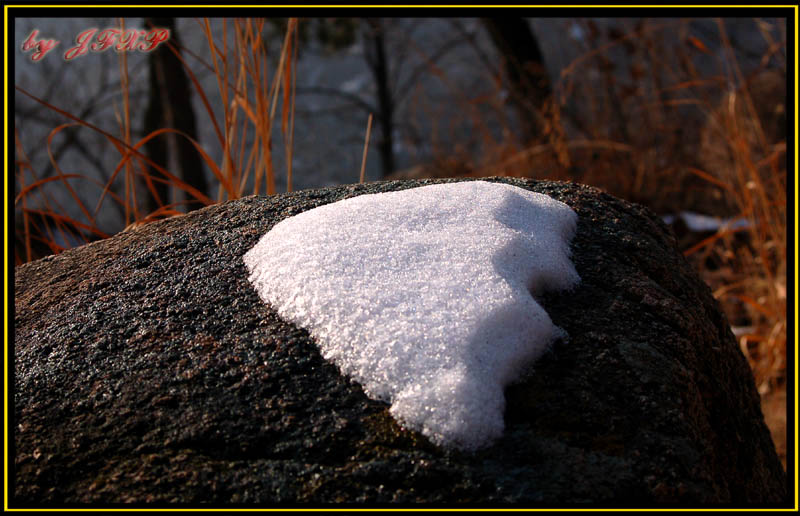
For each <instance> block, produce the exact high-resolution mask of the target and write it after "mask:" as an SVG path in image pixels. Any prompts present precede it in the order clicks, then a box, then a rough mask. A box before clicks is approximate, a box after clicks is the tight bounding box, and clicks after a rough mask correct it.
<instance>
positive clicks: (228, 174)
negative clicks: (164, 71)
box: [15, 18, 297, 264]
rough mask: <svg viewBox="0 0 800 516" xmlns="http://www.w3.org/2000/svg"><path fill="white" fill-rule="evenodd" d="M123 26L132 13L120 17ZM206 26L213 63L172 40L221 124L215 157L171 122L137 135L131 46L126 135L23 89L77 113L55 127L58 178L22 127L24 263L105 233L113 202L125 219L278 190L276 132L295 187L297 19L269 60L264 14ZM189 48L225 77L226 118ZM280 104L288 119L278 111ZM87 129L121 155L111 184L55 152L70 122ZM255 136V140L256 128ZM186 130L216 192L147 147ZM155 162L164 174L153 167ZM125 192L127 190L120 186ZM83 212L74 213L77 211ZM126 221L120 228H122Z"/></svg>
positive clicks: (18, 231)
mask: <svg viewBox="0 0 800 516" xmlns="http://www.w3.org/2000/svg"><path fill="white" fill-rule="evenodd" d="M119 24H120V28H121V29H123V30H124V28H125V25H124V24H125V21H124V19H120V20H119ZM198 24H199V26H200V30H201V31H203V33H204V34H205V36H206V39H207V42H208V49H209V54H210V56H211V57H210V60H211V62H210V63H209V62H207V61H205V60H203V59H201V58H199V57H198V56H197V55H195V54H192V53H191V52H189V51H188V50H187V49H178V48H177V47H175V45H174V44H173V43H171V42H169V41H168V42H167V43H166V44H167V45H168V46H169V50H170V51H171V52H173V53H174V54H175V55H176V56H177V57H178V58H179V59H180V60H181V62H182V63H183V64H184V67H185V70H186V72H187V74H188V75H189V78H190V80H191V82H192V84H193V86H194V91H195V93H196V94H197V95H198V96H199V98H200V99H201V101H202V104H203V106H204V107H205V111H206V115H207V117H208V120H209V123H210V124H211V125H212V126H213V127H214V130H215V134H216V136H217V143H218V145H219V146H220V148H221V156H222V159H221V161H220V162H219V163H217V162H215V161H214V160H213V159H212V158H211V157H210V154H209V153H208V152H206V150H205V149H204V148H203V146H202V145H201V144H200V143H199V142H197V141H195V140H194V139H193V138H192V137H190V136H189V135H187V134H185V133H182V132H180V131H178V130H175V129H172V128H169V127H164V128H161V129H158V130H156V131H153V132H152V133H150V134H148V135H145V136H144V137H143V138H141V139H139V140H138V141H135V142H134V141H133V140H132V136H131V135H132V130H131V124H132V122H131V111H132V106H131V100H130V95H129V89H130V84H129V79H128V65H127V54H126V53H125V52H119V57H120V61H119V65H120V78H121V81H120V84H121V88H120V98H121V101H122V110H121V112H120V111H118V112H117V113H116V115H117V124H118V127H119V134H118V135H114V134H111V133H109V132H107V131H104V130H102V129H101V128H100V127H98V126H97V125H95V124H93V123H91V122H89V121H87V120H83V119H81V118H79V117H78V116H76V115H74V114H72V113H70V112H69V111H68V110H67V109H64V108H62V107H58V106H54V105H52V104H50V103H48V102H47V101H45V100H43V99H40V98H38V97H37V96H36V95H35V94H33V93H30V92H28V91H25V90H24V89H22V88H20V87H17V88H16V89H17V91H18V92H19V93H21V94H23V95H25V96H27V97H29V98H31V99H33V100H34V101H36V102H38V103H40V104H42V105H43V106H45V107H47V108H49V109H50V110H52V111H54V112H56V113H58V114H60V115H62V116H63V117H64V118H66V119H68V120H70V122H69V123H66V124H62V125H59V126H58V127H56V128H54V129H53V130H52V131H51V132H50V134H49V136H48V141H47V147H48V153H49V155H50V158H51V164H52V166H53V168H54V170H55V172H56V174H55V175H54V176H51V177H39V176H38V174H37V172H36V171H35V170H34V169H33V167H32V165H31V163H30V160H28V159H27V157H26V154H25V149H24V147H23V144H22V142H21V141H20V139H19V137H18V135H17V138H16V140H15V143H16V170H15V179H16V183H17V185H18V187H19V191H18V193H17V194H16V197H15V211H16V214H17V220H18V221H19V222H18V224H17V227H16V228H15V243H16V245H15V262H16V263H17V264H20V263H23V262H26V261H30V260H31V259H33V258H35V257H38V256H42V255H45V254H50V253H58V252H60V251H63V250H64V248H65V247H69V246H71V245H78V244H80V243H86V242H89V241H91V240H95V239H98V238H106V237H108V236H109V235H110V234H112V233H113V232H115V230H114V228H102V227H100V226H101V225H100V224H99V223H98V215H99V214H100V212H101V210H104V209H108V207H107V202H111V203H115V204H117V207H119V208H121V210H122V211H123V213H124V223H125V227H126V228H127V227H131V226H136V225H139V224H142V223H146V222H150V221H153V220H157V219H159V218H163V217H169V216H174V215H179V214H181V213H182V212H181V211H180V206H181V205H182V204H187V203H189V202H190V201H196V202H199V203H201V204H204V205H209V204H213V203H215V202H219V201H223V200H228V199H235V198H238V197H241V196H242V195H247V194H249V193H267V194H273V193H275V177H276V174H277V171H276V170H275V167H274V156H273V149H272V145H273V140H274V138H273V137H274V136H275V134H280V135H281V136H282V139H283V142H284V145H285V149H284V151H285V155H286V156H287V159H286V177H287V184H288V188H289V189H290V190H291V185H292V140H293V134H294V107H295V79H296V74H295V73H294V70H295V64H296V60H297V19H295V18H293V19H290V20H289V23H288V25H287V29H286V33H285V37H284V40H283V44H282V46H281V48H280V52H279V54H278V56H279V57H278V58H277V62H274V63H273V62H270V57H269V53H268V48H267V43H266V41H265V40H263V37H262V34H263V33H264V31H263V29H264V25H265V20H264V19H237V20H232V21H229V20H222V21H221V31H220V33H219V34H214V32H213V31H212V29H211V24H210V21H209V20H208V19H204V20H199V21H198ZM187 56H191V58H193V59H195V60H197V62H198V63H199V64H200V66H201V67H205V68H206V69H208V70H211V71H212V72H213V74H214V75H215V76H216V79H217V86H218V89H219V92H218V93H219V98H220V99H221V103H222V106H223V110H222V120H221V121H220V120H218V119H217V116H216V115H215V111H214V108H213V106H212V103H211V102H210V101H209V96H208V95H207V94H206V92H205V91H204V89H203V87H202V86H201V84H200V81H199V80H198V79H197V77H196V75H195V73H194V72H193V71H192V67H191V66H190V65H189V63H188V62H187ZM278 106H280V116H281V118H280V121H279V124H278V125H277V126H276V123H277V121H276V116H277V114H278ZM75 127H79V128H84V129H85V130H90V131H94V132H96V133H98V134H100V135H102V136H103V137H105V139H106V140H107V141H108V142H109V143H110V144H111V145H112V146H113V147H114V148H115V149H116V151H117V152H118V154H119V156H120V159H119V162H118V163H117V165H116V167H115V168H114V170H113V172H112V173H111V175H110V176H109V179H108V180H107V181H106V182H105V183H100V182H98V181H97V180H95V179H93V178H91V177H88V176H86V175H84V174H79V173H69V174H65V173H64V172H62V170H61V168H60V167H59V164H58V163H57V162H56V160H55V159H54V158H53V154H52V151H51V144H52V142H53V140H54V139H55V138H56V136H57V135H58V134H59V133H60V132H61V131H64V130H65V129H68V128H70V129H71V128H75ZM250 132H252V134H254V135H255V137H254V138H251V140H252V143H251V144H249V146H247V145H246V142H247V141H248V138H249V135H248V133H250ZM170 134H177V135H178V136H179V137H181V138H186V139H188V140H189V141H191V143H192V144H193V145H194V147H195V148H196V149H197V152H198V153H199V154H200V155H201V157H202V158H203V160H204V162H205V163H206V164H207V165H208V168H209V169H210V170H211V173H212V174H213V176H214V179H215V183H216V184H217V191H216V193H215V195H214V196H213V197H211V196H210V195H208V194H206V193H205V192H201V191H199V190H198V189H197V188H195V187H194V186H192V185H191V184H188V183H186V182H185V181H183V180H182V179H181V178H180V177H177V176H176V175H174V174H172V173H171V172H170V171H169V170H167V169H166V168H165V164H162V163H154V162H153V161H152V160H150V158H148V156H147V155H146V154H144V153H143V152H142V147H143V146H144V145H145V144H146V143H147V142H148V141H149V140H150V139H152V138H164V137H169V135H170ZM150 168H152V169H153V170H155V171H156V172H157V175H155V174H153V173H151V172H150V171H149V170H150ZM156 183H161V184H168V185H169V186H170V187H171V188H173V189H175V190H177V191H179V192H181V193H182V194H183V195H184V196H185V197H186V198H187V199H186V200H178V201H175V202H172V203H170V202H169V201H168V200H167V199H160V198H159V196H158V193H157V191H156V188H155V184H156ZM76 189H77V190H80V191H81V193H82V194H83V197H84V198H85V196H87V195H89V196H93V198H94V199H95V203H94V205H93V206H87V205H86V203H85V202H84V200H82V196H81V195H78V192H77V191H76ZM56 191H59V192H58V193H64V192H66V193H67V194H68V196H69V199H70V201H71V203H72V204H73V205H72V206H69V207H66V206H64V205H62V204H61V203H59V202H58V201H57V197H58V196H56V195H54V193H56ZM117 192H121V194H120V193H117ZM147 194H150V195H152V196H154V198H156V199H157V200H158V207H157V209H156V210H154V211H152V212H149V213H147V212H146V209H145V202H144V200H145V198H146V196H147ZM72 208H77V211H78V212H79V213H80V214H81V216H80V217H78V216H71V215H69V214H70V213H75V211H76V210H75V209H72ZM118 229H119V228H117V230H118Z"/></svg>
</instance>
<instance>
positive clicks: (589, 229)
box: [10, 179, 787, 506]
mask: <svg viewBox="0 0 800 516" xmlns="http://www.w3.org/2000/svg"><path fill="white" fill-rule="evenodd" d="M503 181H506V182H509V183H511V184H515V185H518V186H522V187H525V188H529V189H532V190H535V191H538V192H543V193H547V194H549V195H551V196H553V197H554V198H556V199H559V200H561V201H563V202H565V203H567V204H569V205H570V206H572V208H573V209H574V210H575V211H576V212H577V213H578V215H579V216H580V222H579V225H578V232H577V236H576V237H575V239H574V241H573V253H574V257H573V260H574V262H575V264H576V267H577V270H578V272H579V274H580V275H581V277H582V279H583V282H582V283H581V285H580V286H579V288H578V289H577V290H576V291H574V292H573V293H570V294H563V295H551V296H549V297H547V298H546V299H544V300H543V301H544V306H545V308H546V309H547V311H548V312H549V313H550V315H551V317H552V318H553V320H554V322H555V323H556V324H557V325H559V326H561V327H562V328H564V329H565V330H566V331H567V332H568V333H569V335H570V340H569V342H559V343H556V344H555V345H554V346H553V348H552V350H551V351H550V352H549V353H548V354H547V355H546V356H545V357H544V358H542V359H541V360H540V361H539V362H538V363H537V365H536V367H535V370H534V371H533V374H532V375H530V376H529V377H528V378H527V379H526V380H525V381H523V382H521V383H518V384H516V385H514V386H512V387H509V388H508V389H507V391H506V398H507V408H506V431H505V434H504V437H503V438H502V439H501V440H499V441H498V442H496V444H495V445H494V446H493V447H491V448H489V449H487V450H484V451H481V452H479V453H477V454H467V453H460V452H448V451H444V450H441V449H437V448H436V447H435V446H433V445H431V444H430V443H429V442H428V441H427V440H426V439H425V438H424V437H421V436H420V435H418V434H415V433H413V432H409V431H405V430H403V429H402V428H400V427H399V426H398V425H397V424H396V423H395V422H394V420H393V419H392V418H391V416H390V415H389V413H388V406H387V405H386V404H384V403H380V402H377V401H372V400H370V399H368V398H367V397H366V396H365V395H364V393H363V391H362V390H361V388H360V387H359V386H358V385H356V384H353V383H350V382H349V381H348V380H347V379H346V378H343V377H342V376H340V374H339V373H338V371H337V369H336V368H335V366H333V365H330V364H328V363H326V362H325V361H324V360H323V359H322V358H321V356H320V355H319V353H318V352H317V349H316V347H315V344H314V342H313V341H312V340H311V339H310V338H309V336H308V334H307V333H306V332H305V331H303V330H301V329H298V328H296V327H294V326H293V325H291V324H288V323H286V322H284V321H282V320H280V319H279V318H278V317H277V316H276V314H275V313H274V312H273V311H272V310H271V309H270V308H269V307H268V306H266V305H265V304H263V303H262V302H261V301H260V300H259V298H258V295H257V294H256V292H255V291H254V290H253V288H251V286H250V284H249V283H248V281H247V274H246V271H245V267H244V264H243V262H242V255H243V254H244V253H245V252H246V251H247V250H249V249H250V248H251V247H252V246H253V245H255V243H256V242H257V241H258V239H259V238H260V237H261V236H262V235H263V234H264V233H265V232H266V231H267V230H269V229H270V228H271V227H272V226H273V225H274V224H275V223H277V222H278V221H280V220H282V219H284V218H285V217H288V216H291V215H294V214H297V213H299V212H301V211H304V210H307V209H310V208H313V207H315V206H319V205H321V204H325V203H329V202H333V201H337V200H340V199H343V198H345V197H350V196H353V195H359V194H363V193H374V192H383V191H390V190H399V189H404V188H409V187H414V186H420V185H424V184H430V183H431V182H434V181H393V182H385V183H373V184H366V185H357V186H343V187H337V188H329V189H322V190H310V191H303V192H297V193H293V194H287V195H279V196H275V197H272V198H254V197H250V198H245V199H241V200H238V201H232V202H228V203H225V204H221V205H217V206H213V207H209V208H206V209H203V210H199V211H196V212H193V213H190V214H188V215H186V216H182V217H178V218H173V219H169V220H166V221H163V222H159V223H154V224H151V225H148V226H144V227H142V228H140V229H137V230H133V231H129V232H126V233H122V234H120V235H117V236H115V237H113V238H111V239H108V240H105V241H101V242H97V243H93V244H90V245H87V246H83V247H81V248H78V249H74V250H71V251H68V252H65V253H63V254H60V255H58V256H55V257H48V258H45V259H42V260H39V261H36V262H33V263H30V264H26V265H23V266H20V267H18V268H17V269H16V271H15V287H14V295H15V319H14V331H15V335H14V337H15V346H14V355H15V356H14V360H15V362H14V393H13V401H14V405H13V411H12V412H10V413H12V414H13V417H14V420H13V422H12V425H13V426H11V428H13V432H14V436H13V445H14V450H13V452H14V456H13V461H10V463H11V464H12V465H13V479H12V482H13V483H12V484H11V486H10V493H11V495H12V500H11V502H12V505H13V504H27V505H43V504H54V503H55V504H63V503H114V502H156V503H161V504H164V503H190V504H196V503H201V502H212V503H216V504H227V503H243V504H262V505H273V504H297V503H310V504H314V505H321V504H327V503H331V502H367V503H369V504H381V503H390V502H399V503H419V502H422V503H432V504H450V505H455V504H461V503H470V504H488V505H490V506H497V505H503V504H509V503H516V504H525V505H530V506H535V505H541V504H548V505H552V504H556V505H571V504H584V503H588V504H604V505H631V504H633V505H637V506H653V505H660V504H684V505H686V504H688V505H707V504H720V503H723V504H727V503H732V504H737V505H752V504H756V505H768V504H775V503H783V502H785V501H786V497H787V493H786V488H787V486H786V483H785V475H784V473H783V470H782V468H781V465H780V462H779V461H778V458H777V456H776V454H775V450H774V447H773V445H772V442H771V440H770V436H769V432H768V430H767V428H766V426H765V424H764V421H763V417H762V415H761V412H760V409H759V398H758V394H757V392H756V390H755V387H754V383H753V379H752V376H751V373H750V370H749V368H748V365H747V363H746V361H745V359H744V357H743V356H742V354H741V353H740V351H739V349H738V346H737V344H736V342H735V340H734V337H733V335H732V334H731V332H730V330H729V328H728V324H727V322H726V320H725V318H724V316H723V315H722V314H721V312H720V310H719V308H718V306H717V304H716V302H715V301H714V299H713V298H712V296H711V294H710V292H709V289H708V288H707V287H706V286H705V285H704V284H703V283H702V282H701V281H700V280H699V279H698V277H697V275H696V274H695V273H694V272H693V271H692V270H691V268H690V266H689V265H688V264H687V262H686V261H685V260H684V259H683V257H682V256H681V255H680V254H679V253H678V252H677V251H676V249H675V246H674V240H673V238H672V237H671V236H670V234H669V233H668V232H667V230H666V228H665V226H664V225H663V224H662V223H661V222H660V221H659V220H658V219H657V218H656V217H655V216H653V215H652V214H650V212H648V211H647V210H645V209H643V208H641V207H638V206H635V205H632V204H629V203H626V202H623V201H620V200H618V199H615V198H613V197H610V196H608V195H605V194H602V193H600V192H598V191H597V190H594V189H592V188H588V187H583V186H578V185H569V184H561V183H550V182H537V181H527V180H519V179H504V180H503ZM435 182H443V181H441V180H438V181H435Z"/></svg>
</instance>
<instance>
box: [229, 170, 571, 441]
mask: <svg viewBox="0 0 800 516" xmlns="http://www.w3.org/2000/svg"><path fill="white" fill-rule="evenodd" d="M576 223H577V215H576V214H575V212H574V211H572V209H570V208H569V207H568V206H567V205H566V204H563V203H561V202H559V201H556V200H555V199H552V198H550V197H548V196H546V195H543V194H538V193H534V192H530V191H528V190H525V189H522V188H519V187H515V186H511V185H507V184H500V183H490V182H486V181H468V182H459V183H447V184H437V185H430V186H423V187H419V188H412V189H408V190H403V191H399V192H388V193H378V194H371V195H361V196H357V197H353V198H350V199H345V200H342V201H339V202H335V203H332V204H327V205H324V206H320V207H318V208H315V209H312V210H309V211H306V212H303V213H301V214H299V215H296V216H293V217H290V218H287V219H285V220H283V221H282V222H280V223H278V224H276V225H275V226H274V227H273V228H272V230H270V231H269V232H267V234H265V235H264V236H263V237H262V238H261V240H260V241H259V242H258V244H257V245H256V246H255V247H253V249H251V250H250V251H248V252H247V254H245V256H244V261H245V264H246V265H247V268H248V270H249V272H250V276H249V279H250V281H251V282H252V283H253V285H254V287H255V288H256V290H257V291H258V293H259V296H260V297H261V299H262V300H263V301H265V302H266V303H268V304H270V305H272V306H273V308H274V309H275V310H277V312H278V314H279V315H280V316H281V317H283V318H284V319H287V320H289V321H291V322H293V323H294V324H296V325H297V326H300V327H302V328H305V329H307V330H308V331H309V332H310V333H311V335H312V336H313V337H314V338H315V339H316V341H317V343H318V345H319V348H320V350H321V352H322V355H323V357H324V358H325V359H327V360H329V361H333V362H334V363H335V364H336V365H337V366H338V367H339V369H340V370H341V371H342V373H344V374H345V375H348V376H349V377H350V378H351V379H353V380H355V381H357V382H358V383H360V384H361V385H362V386H363V388H364V391H365V392H366V394H367V395H368V396H370V397H371V398H373V399H378V400H383V401H386V402H388V403H391V409H390V410H391V414H392V415H393V416H394V417H395V418H396V419H397V420H398V421H399V422H400V423H401V424H402V425H404V426H406V427H408V428H412V429H414V430H417V431H420V432H422V433H423V434H424V435H426V436H428V437H429V438H430V439H431V440H432V441H433V442H435V443H437V444H440V445H446V446H455V447H458V448H462V449H466V450H474V449H477V448H480V447H483V446H485V445H488V444H489V443H490V442H491V441H492V440H493V439H495V438H497V437H499V436H500V435H502V432H503V426H504V425H503V412H504V408H505V398H504V395H503V389H504V387H505V386H506V385H508V384H509V383H511V382H512V381H514V380H515V379H517V378H518V376H519V375H520V374H521V373H522V372H523V371H524V370H525V369H526V368H527V367H528V366H529V365H530V364H531V363H532V362H533V361H534V360H535V359H537V358H538V357H539V356H540V355H541V354H542V353H543V352H544V351H545V350H546V348H547V347H548V346H549V345H550V344H551V343H552V342H553V341H554V340H555V339H557V338H558V337H561V336H564V334H563V331H562V330H560V329H559V328H558V327H556V326H555V325H554V324H553V322H552V321H551V319H550V317H549V316H548V314H547V313H546V312H545V310H544V309H543V308H542V307H541V306H540V305H539V304H538V303H537V302H536V300H535V297H537V296H538V295H540V294H542V293H543V292H544V291H551V290H561V289H568V288H571V287H573V286H575V285H576V284H577V283H578V282H579V281H580V278H579V276H578V274H577V272H576V271H575V268H574V266H573V264H572V262H571V261H570V258H569V256H570V250H569V243H570V241H571V239H572V237H573V235H574V233H575V230H576Z"/></svg>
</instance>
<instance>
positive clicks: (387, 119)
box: [364, 18, 394, 177]
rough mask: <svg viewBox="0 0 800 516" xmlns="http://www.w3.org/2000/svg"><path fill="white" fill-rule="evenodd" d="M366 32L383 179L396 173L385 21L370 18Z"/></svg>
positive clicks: (366, 52) (367, 57)
mask: <svg viewBox="0 0 800 516" xmlns="http://www.w3.org/2000/svg"><path fill="white" fill-rule="evenodd" d="M366 21H367V25H368V28H367V31H366V40H367V41H366V45H365V46H364V47H365V57H366V60H367V64H368V65H369V69H370V71H371V72H372V76H373V78H374V79H375V86H376V88H377V90H378V109H379V112H378V113H377V114H376V118H377V119H378V123H379V124H380V126H381V139H380V140H379V141H378V152H379V153H380V155H381V165H382V172H383V177H386V176H388V175H389V174H391V173H392V172H394V143H393V139H392V130H393V127H394V99H393V98H392V92H391V90H390V85H389V61H388V58H387V56H386V47H385V45H384V34H383V20H381V19H380V18H368V19H367V20H366Z"/></svg>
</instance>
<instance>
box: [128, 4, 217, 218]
mask: <svg viewBox="0 0 800 516" xmlns="http://www.w3.org/2000/svg"><path fill="white" fill-rule="evenodd" d="M145 25H146V26H148V27H162V28H166V29H169V31H170V37H169V40H168V41H167V43H168V44H170V45H172V46H174V48H176V49H177V50H178V51H180V40H179V38H178V33H177V30H176V28H175V18H146V19H145ZM149 63H150V85H149V87H150V92H149V97H150V100H149V103H148V106H147V111H146V112H145V128H144V132H145V134H150V133H151V132H153V131H156V130H158V129H161V128H165V127H169V128H173V129H177V130H178V131H181V132H183V133H185V134H187V135H188V136H190V137H191V138H193V139H194V140H197V128H196V125H195V117H194V110H193V108H192V97H191V93H192V91H191V84H190V81H189V78H188V76H187V74H186V71H185V70H184V68H183V63H182V62H181V61H180V59H178V57H177V56H176V55H175V54H174V53H173V52H172V50H171V49H170V48H169V45H166V44H165V45H160V46H159V47H158V48H156V49H155V50H153V51H152V52H150V54H149ZM145 150H146V152H147V155H148V157H149V158H150V159H152V160H153V161H154V162H155V163H157V164H159V165H161V166H162V167H164V168H167V167H168V166H169V158H170V155H172V154H174V157H175V162H176V164H177V170H175V171H171V170H170V172H172V173H173V174H174V175H176V176H177V177H179V178H180V179H181V180H182V181H184V182H185V183H187V184H189V185H191V186H193V187H194V188H197V189H198V190H199V191H200V192H202V193H204V194H207V193H208V185H207V181H206V177H205V172H204V168H203V160H202V159H201V157H200V155H199V154H198V152H197V149H195V147H194V145H192V144H191V142H189V140H187V139H186V138H185V137H183V136H180V135H175V134H173V133H168V135H159V136H156V137H155V138H153V139H152V140H150V141H148V142H147V143H146V144H145ZM167 170H169V169H167ZM150 174H151V176H152V177H156V178H163V175H162V174H160V173H159V172H158V171H156V170H155V169H152V168H151V169H150ZM153 184H154V186H155V187H156V188H155V190H156V194H157V195H158V198H159V199H158V200H157V199H156V198H155V197H154V196H153V195H149V196H148V206H147V207H148V213H151V212H152V211H154V210H156V209H158V207H159V202H158V201H160V204H161V205H166V204H169V203H170V202H171V199H170V190H169V186H168V185H167V184H165V183H160V182H158V181H153ZM187 197H189V199H191V196H187ZM177 200H178V201H180V200H181V199H177ZM198 202H199V201H198Z"/></svg>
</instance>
